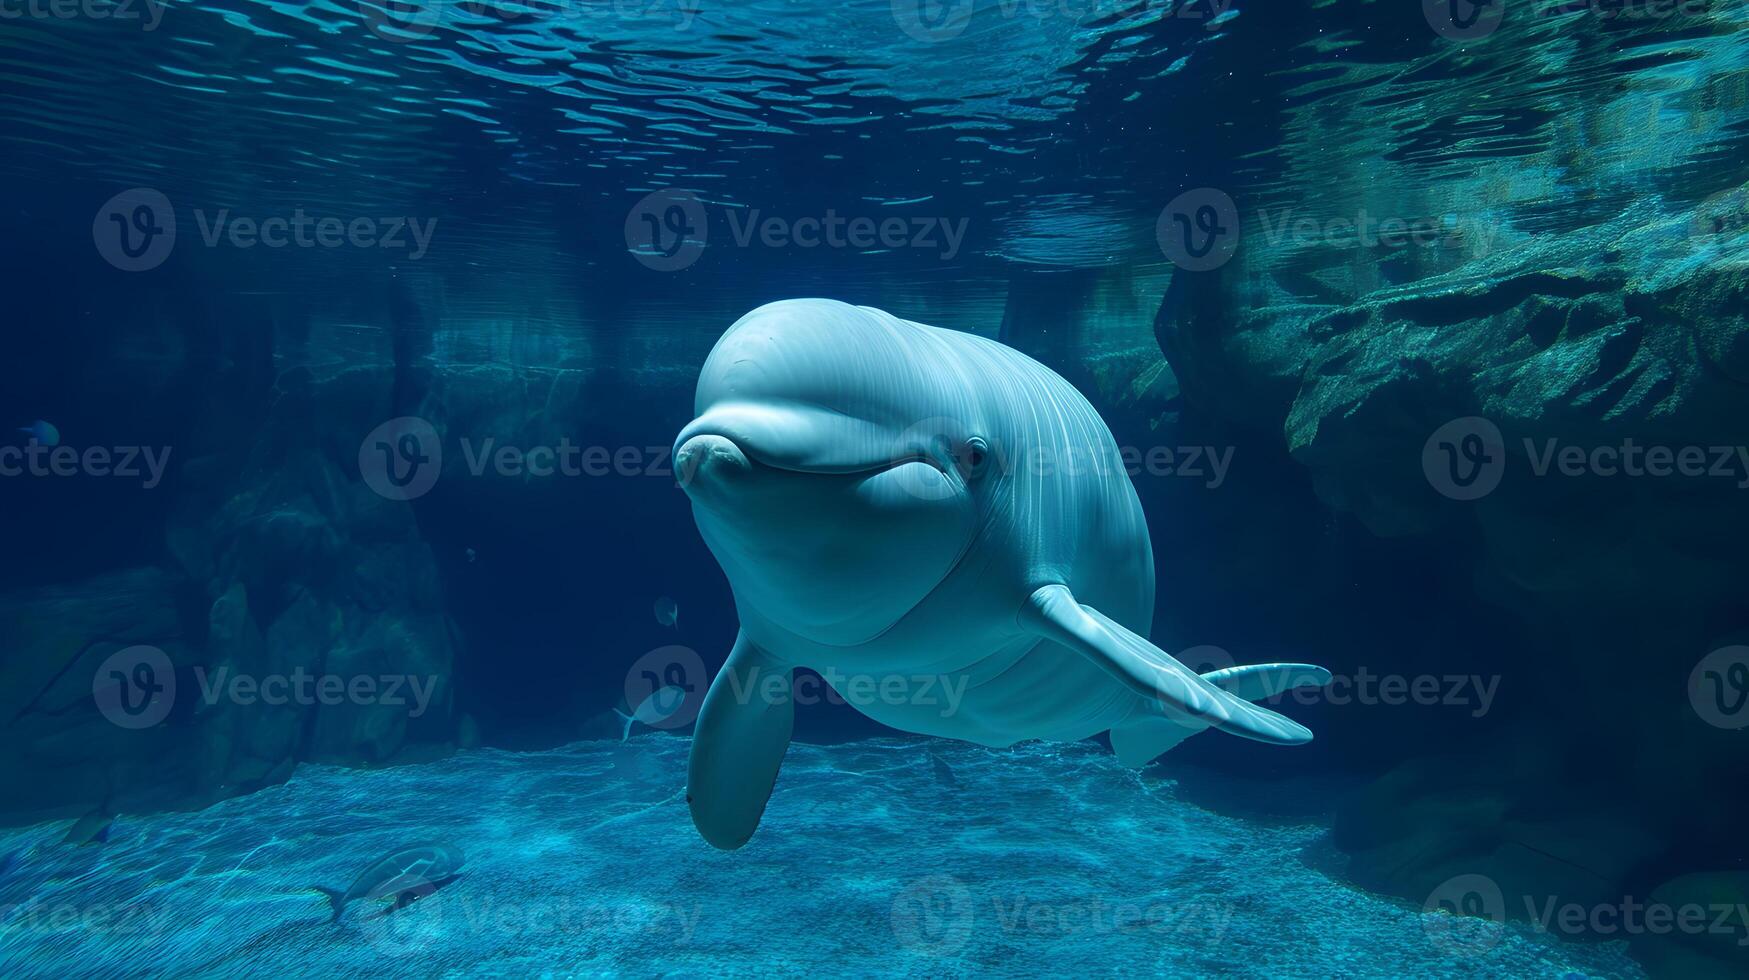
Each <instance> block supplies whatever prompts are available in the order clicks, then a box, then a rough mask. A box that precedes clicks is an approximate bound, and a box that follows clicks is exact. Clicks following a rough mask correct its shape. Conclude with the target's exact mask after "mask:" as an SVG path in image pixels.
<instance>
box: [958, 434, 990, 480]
mask: <svg viewBox="0 0 1749 980" xmlns="http://www.w3.org/2000/svg"><path fill="white" fill-rule="evenodd" d="M961 458H962V459H963V460H964V461H965V467H966V475H967V476H977V475H979V474H981V473H983V472H984V464H986V463H988V462H989V461H990V446H989V444H987V443H985V442H984V440H983V439H982V438H981V437H979V436H973V437H971V438H970V439H967V440H966V449H965V452H964V453H963V454H962V456H961Z"/></svg>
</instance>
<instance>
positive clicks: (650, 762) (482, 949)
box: [0, 733, 1642, 977]
mask: <svg viewBox="0 0 1749 980" xmlns="http://www.w3.org/2000/svg"><path fill="white" fill-rule="evenodd" d="M687 745H688V742H687V740H686V739H684V738H680V737H676V736H672V735H666V734H659V733H657V734H648V735H638V736H634V737H633V738H632V739H631V741H630V742H628V743H625V744H623V745H622V744H617V743H611V742H580V743H577V744H574V745H570V746H567V747H565V748H562V749H557V750H553V751H546V752H536V753H514V752H504V751H496V750H479V751H471V752H465V753H462V754H459V755H456V756H453V757H451V758H448V759H446V760H443V761H441V762H436V763H431V764H424V765H417V766H403V767H396V768H388V769H382V770H376V771H360V770H351V769H340V768H332V767H326V766H307V767H304V768H302V769H300V770H299V771H298V773H297V774H296V775H295V776H294V778H293V779H292V780H291V781H290V782H288V783H286V784H284V785H282V786H277V787H274V788H271V789H267V790H263V791H260V792H257V793H254V794H252V795H249V796H246V797H241V798H237V799H232V800H228V801H226V802H224V803H221V804H219V805H217V806H214V807H211V808H209V809H207V810H204V811H201V812H198V813H170V814H158V815H153V816H143V817H130V816H124V817H121V818H120V819H118V820H117V821H116V823H115V825H114V828H113V832H112V837H111V840H110V842H109V843H108V844H107V845H105V846H93V847H84V848H75V847H71V846H68V845H64V844H62V843H61V842H60V840H61V836H62V835H63V834H64V833H65V832H66V830H67V828H68V826H69V824H68V822H66V821H61V822H58V823H54V824H44V825H40V826H37V827H31V828H24V829H14V830H8V831H4V832H0V854H7V853H11V854H14V855H15V860H14V862H13V865H12V867H11V868H10V869H9V870H7V871H6V872H5V873H4V877H0V914H3V916H4V918H3V920H0V923H3V924H0V930H3V931H0V976H6V977H25V976H30V977H98V976H102V977H115V976H177V977H182V976H233V975H237V976H240V975H245V974H248V975H257V976H362V975H370V976H376V977H388V976H407V977H427V976H456V977H460V976H482V975H486V976H518V977H543V976H555V977H559V976H572V975H577V976H596V975H602V974H612V975H638V976H650V975H679V976H721V975H724V974H742V973H744V974H759V975H779V976H801V975H809V976H813V975H821V974H823V975H854V976H869V975H905V976H978V975H1002V976H1018V975H1046V976H1052V975H1056V976H1075V975H1094V976H1109V975H1126V976H1198V977H1202V976H1209V975H1213V974H1217V973H1230V974H1233V975H1237V976H1246V977H1334V976H1417V977H1433V976H1475V977H1482V976H1486V977H1502V976H1527V977H1528V976H1536V977H1566V976H1573V975H1580V976H1640V975H1642V974H1641V971H1640V970H1639V969H1638V968H1637V967H1636V966H1635V965H1634V963H1633V962H1632V961H1631V960H1629V959H1628V958H1627V956H1626V955H1625V953H1624V952H1623V949H1622V947H1621V946H1620V944H1609V945H1599V944H1578V943H1565V942H1560V941H1557V940H1556V939H1555V938H1553V937H1551V936H1548V935H1544V934H1540V933H1538V932H1536V931H1535V930H1534V929H1533V928H1532V927H1530V926H1528V925H1518V924H1512V925H1506V926H1501V925H1497V924H1495V923H1492V922H1484V921H1479V920H1474V919H1462V920H1454V917H1452V916H1448V915H1440V914H1430V913H1424V912H1423V911H1422V909H1421V908H1420V907H1419V906H1415V905H1411V904H1409V903H1406V902H1402V901H1397V900H1392V899H1387V898H1382V897H1378V896H1375V895H1372V894H1369V893H1367V892H1364V891H1361V890H1359V889H1356V888H1353V887H1350V886H1348V885H1346V884H1343V883H1342V882H1340V881H1339V880H1335V879H1333V878H1332V877H1331V876H1330V875H1329V874H1327V873H1325V872H1324V871H1321V870H1318V868H1319V867H1321V866H1323V865H1325V864H1327V862H1324V861H1320V860H1316V859H1314V858H1315V856H1316V855H1317V854H1319V853H1320V852H1321V851H1328V849H1329V848H1328V844H1327V843H1326V842H1325V841H1324V837H1325V835H1326V833H1327V830H1326V829H1325V828H1324V827H1322V826H1319V825H1317V824H1315V823H1288V824H1285V825H1284V824H1283V823H1281V822H1280V821H1267V822H1258V821H1253V820H1249V819H1238V818H1234V817H1229V816H1221V815H1218V814H1216V813H1212V812H1210V811H1208V810H1206V809H1203V808H1201V807H1198V806H1196V805H1193V804H1192V803H1190V802H1187V801H1186V800H1185V799H1183V798H1182V796H1181V794H1180V792H1179V787H1178V784H1177V783H1175V782H1174V781H1173V780H1171V779H1170V778H1163V777H1162V776H1161V775H1159V773H1160V772H1161V771H1162V769H1161V767H1156V768H1155V770H1153V771H1152V774H1137V773H1133V772H1130V771H1127V770H1125V769H1123V768H1122V767H1120V766H1119V765H1118V764H1117V762H1116V760H1115V759H1113V758H1112V757H1111V755H1110V754H1109V753H1108V752H1107V751H1106V750H1104V749H1102V748H1100V747H1099V746H1097V745H1094V744H1091V743H1084V744H1080V745H1072V746H1044V745H1027V746H1021V747H1019V748H1016V749H1013V750H1010V751H1003V752H999V751H990V750H986V749H981V748H976V747H972V746H967V745H961V744H956V743H949V742H941V741H936V742H925V741H921V740H912V739H883V740H876V741H864V742H857V743H852V744H847V745H835V746H813V745H801V744H798V745H795V746H793V747H792V748H791V750H790V754H789V757H788V760H787V762H786V764H785V766H784V770H783V774H782V776H781V777H780V779H779V780H778V785H777V790H776V793H775V794H774V796H773V798H772V801H771V804H770V806H769V808H768V809H767V811H766V817H765V822H764V824H763V825H762V826H761V828H760V830H759V832H758V834H757V835H755V837H754V839H753V841H752V842H751V843H750V844H749V845H748V846H747V847H746V848H744V849H742V850H741V851H738V852H735V853H732V854H730V853H722V852H718V851H715V850H713V849H711V848H710V847H709V846H708V845H706V844H705V843H704V842H703V841H701V840H700V839H699V837H698V835H697V834H696V833H695V832H694V830H693V828H692V825H691V821H690V819H689V817H688V814H687V809H686V805H685V802H684V797H683V790H682V786H683V783H684V779H685V771H686V754H687ZM427 841H429V842H443V843H449V844H452V845H454V846H456V847H459V848H461V849H462V851H463V852H465V854H466V855H467V864H466V866H465V868H464V869H463V874H462V875H461V877H460V878H459V879H458V880H456V881H454V882H452V883H450V884H448V885H446V886H445V887H442V888H440V889H438V890H437V891H435V892H434V893H432V894H430V895H429V896H427V897H426V898H424V899H423V900H421V901H419V902H417V903H415V904H413V905H411V906H409V907H407V908H404V909H402V910H401V911H399V912H396V913H394V914H393V915H384V914H382V913H381V912H380V911H379V910H380V908H381V907H382V906H380V905H373V904H371V903H357V904H354V905H353V906H352V907H351V908H350V909H349V910H348V913H347V915H346V917H345V919H344V920H343V921H342V922H341V923H340V924H338V925H333V924H330V923H329V922H328V912H327V904H326V902H325V900H324V899H323V898H322V896H320V895H319V894H317V893H315V892H312V891H308V890H306V886H308V885H310V884H313V883H321V884H326V885H331V886H335V887H344V886H345V885H346V884H348V883H349V882H350V881H351V880H352V879H353V878H354V877H355V876H356V875H357V873H358V872H359V871H360V870H361V869H362V868H363V867H364V866H366V865H368V864H369V863H370V862H371V861H373V860H374V859H376V858H378V857H380V856H382V855H384V854H387V853H389V852H390V851H392V850H394V849H395V848H396V847H398V846H402V845H404V844H409V843H419V842H427Z"/></svg>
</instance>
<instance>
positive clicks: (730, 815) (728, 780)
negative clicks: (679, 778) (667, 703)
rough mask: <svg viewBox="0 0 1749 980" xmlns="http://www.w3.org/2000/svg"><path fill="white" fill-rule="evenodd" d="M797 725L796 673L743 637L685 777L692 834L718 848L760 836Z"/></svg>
mask: <svg viewBox="0 0 1749 980" xmlns="http://www.w3.org/2000/svg"><path fill="white" fill-rule="evenodd" d="M794 724H795V706H794V703H793V702H792V701H791V699H790V669H789V668H788V667H787V666H784V665H782V664H779V663H778V662H777V661H775V660H773V659H772V658H771V657H770V656H768V655H767V654H766V653H765V652H764V651H763V650H760V649H759V648H758V647H757V646H755V645H754V644H753V642H752V641H751V640H748V639H747V634H746V633H742V634H740V635H739V636H737V637H736V638H735V649H734V650H733V651H732V652H731V653H730V654H729V661H728V663H726V664H724V665H723V669H722V672H721V673H719V674H717V677H716V680H714V681H712V682H711V689H710V691H709V692H708V693H707V694H705V698H704V706H703V707H702V708H700V709H699V712H698V723H697V724H696V725H695V726H694V727H693V732H692V759H691V761H690V763H689V764H688V766H687V773H686V803H687V806H688V807H690V808H691V810H692V823H693V826H695V827H697V828H698V832H699V834H700V835H702V836H703V837H704V839H705V840H706V841H709V842H710V843H711V844H712V845H713V846H715V847H720V848H722V849H723V850H725V851H732V850H734V849H736V848H738V847H740V846H741V845H742V844H745V843H747V839H748V838H749V837H752V836H753V830H754V828H756V827H758V826H759V818H760V817H761V816H762V815H764V813H765V802H766V800H768V799H770V798H771V787H772V786H773V784H775V783H776V782H777V770H778V767H779V766H781V765H782V764H783V754H784V752H785V751H786V750H787V749H788V748H789V737H790V730H791V729H792V728H793V727H794Z"/></svg>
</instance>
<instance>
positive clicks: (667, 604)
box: [656, 596, 680, 629]
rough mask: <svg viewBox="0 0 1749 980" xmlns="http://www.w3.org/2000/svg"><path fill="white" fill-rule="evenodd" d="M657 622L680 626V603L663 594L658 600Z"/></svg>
mask: <svg viewBox="0 0 1749 980" xmlns="http://www.w3.org/2000/svg"><path fill="white" fill-rule="evenodd" d="M656 622H658V623H661V624H662V625H663V626H672V627H674V628H675V629H679V628H680V605H679V604H678V603H676V602H675V601H674V600H673V599H670V598H669V597H667V596H663V597H662V598H660V599H657V600H656Z"/></svg>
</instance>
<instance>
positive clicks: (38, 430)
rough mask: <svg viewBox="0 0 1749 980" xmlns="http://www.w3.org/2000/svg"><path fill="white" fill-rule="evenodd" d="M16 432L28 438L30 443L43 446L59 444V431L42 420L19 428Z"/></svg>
mask: <svg viewBox="0 0 1749 980" xmlns="http://www.w3.org/2000/svg"><path fill="white" fill-rule="evenodd" d="M18 431H20V432H22V433H24V434H25V435H27V436H30V438H31V441H32V442H40V443H42V444H43V445H45V446H58V445H60V444H61V430H60V429H57V428H55V427H54V426H53V425H52V424H50V423H48V422H44V421H43V420H42V419H37V420H36V421H35V422H32V423H31V424H29V425H26V426H20V427H19V429H18Z"/></svg>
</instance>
